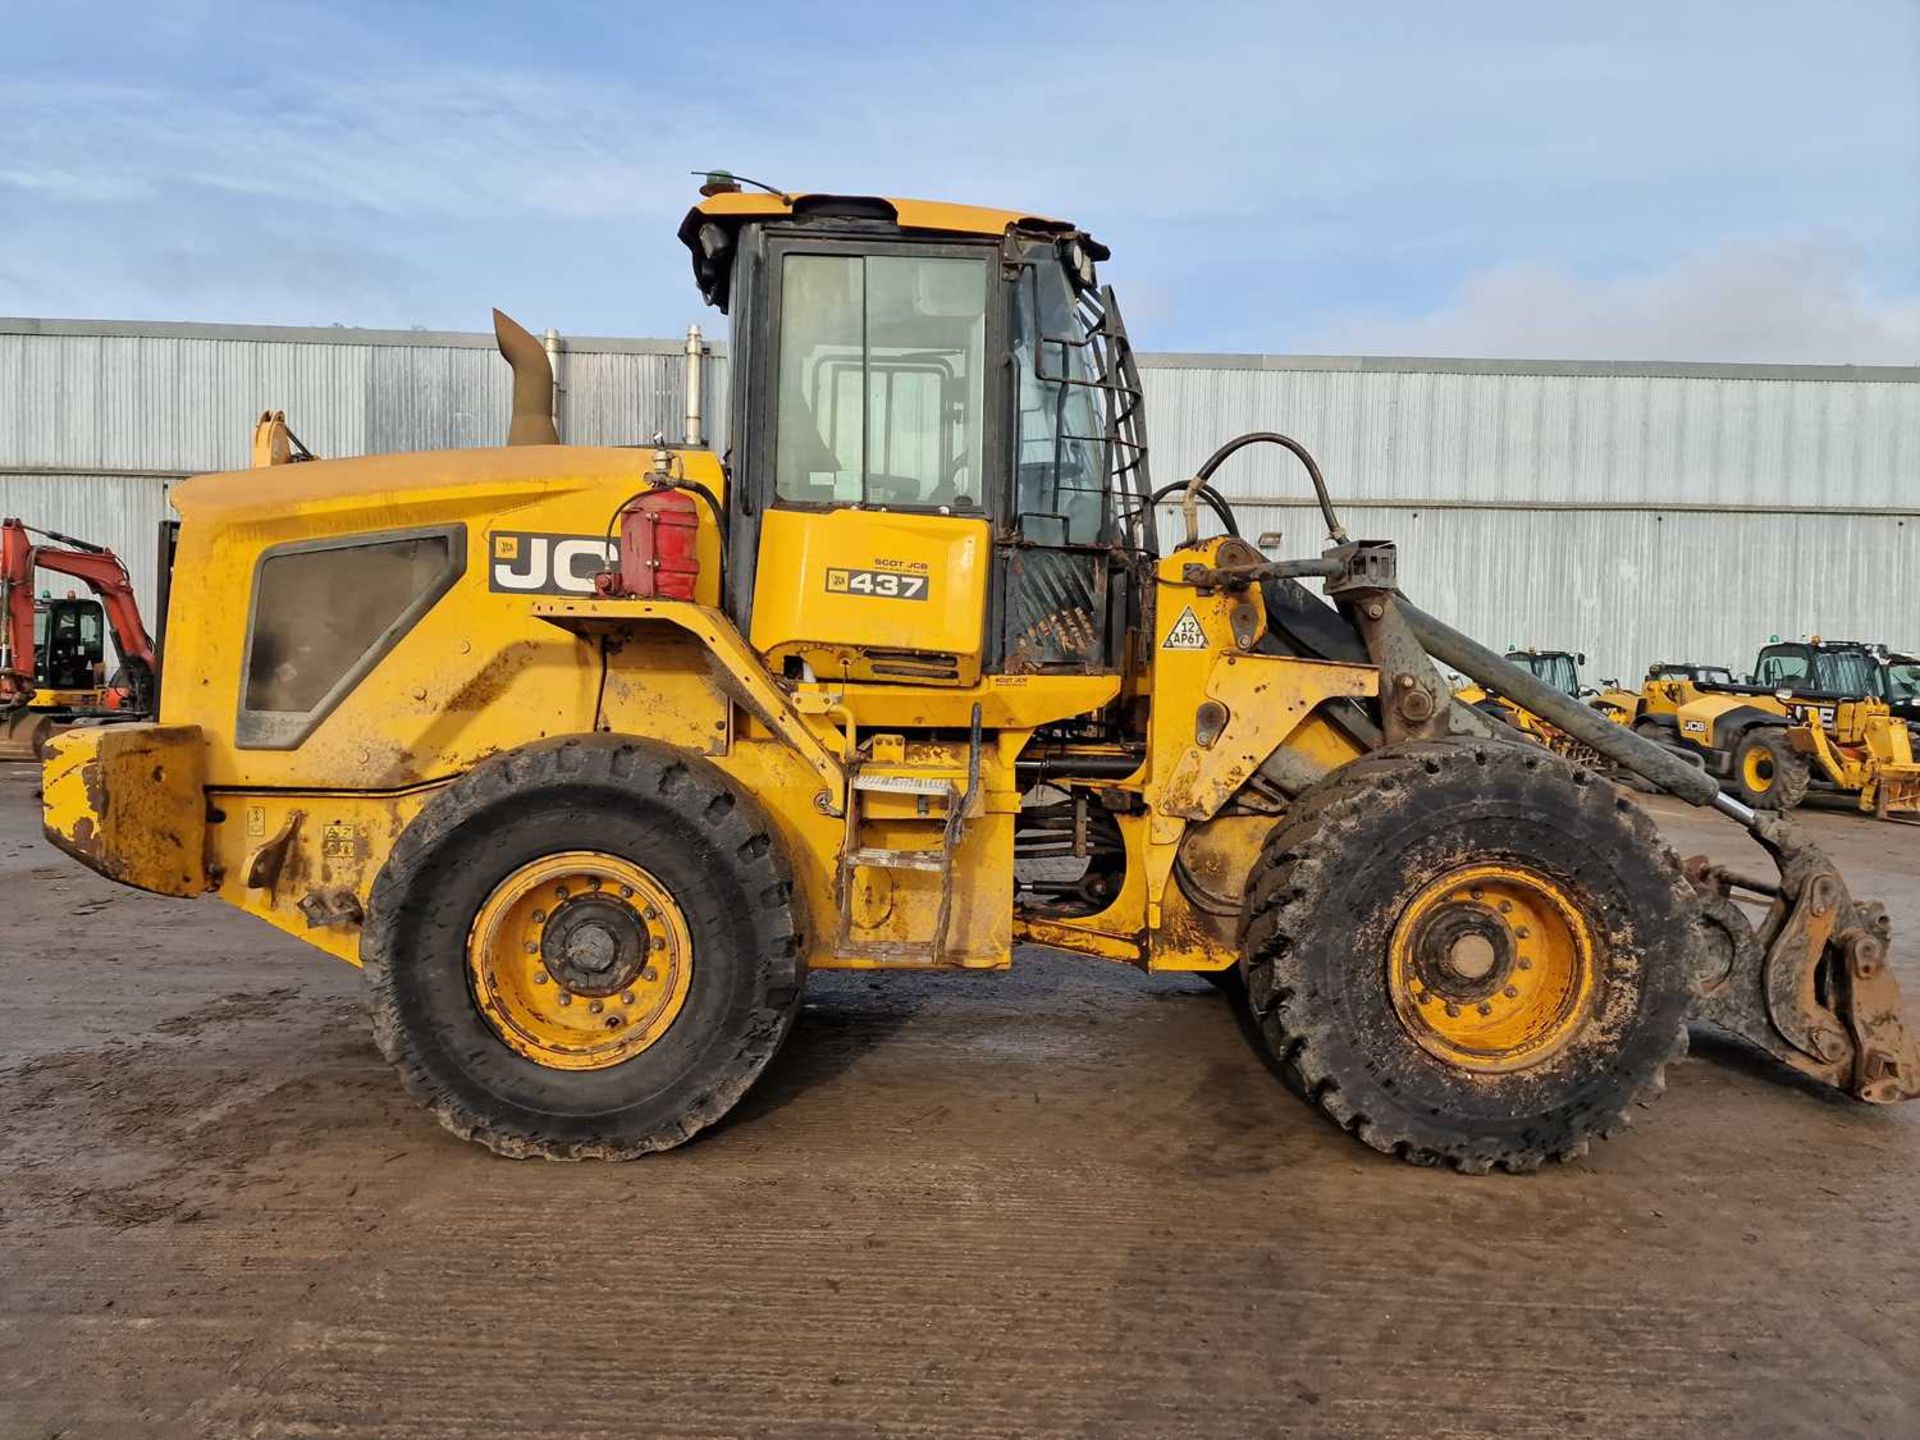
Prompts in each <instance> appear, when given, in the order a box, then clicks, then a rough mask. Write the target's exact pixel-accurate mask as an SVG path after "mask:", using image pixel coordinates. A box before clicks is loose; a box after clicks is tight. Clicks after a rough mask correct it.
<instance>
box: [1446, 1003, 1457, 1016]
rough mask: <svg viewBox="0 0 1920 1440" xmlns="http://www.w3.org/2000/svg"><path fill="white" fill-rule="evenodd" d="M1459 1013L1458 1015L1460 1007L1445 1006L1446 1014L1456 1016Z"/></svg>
mask: <svg viewBox="0 0 1920 1440" xmlns="http://www.w3.org/2000/svg"><path fill="white" fill-rule="evenodd" d="M1459 1013H1460V1007H1459V1006H1458V1005H1449V1006H1447V1014H1449V1015H1458V1014H1459Z"/></svg>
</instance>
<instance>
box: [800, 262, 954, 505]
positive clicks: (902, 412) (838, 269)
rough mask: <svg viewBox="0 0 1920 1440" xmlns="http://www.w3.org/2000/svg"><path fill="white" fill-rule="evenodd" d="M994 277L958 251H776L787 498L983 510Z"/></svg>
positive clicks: (844, 503)
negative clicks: (990, 283)
mask: <svg viewBox="0 0 1920 1440" xmlns="http://www.w3.org/2000/svg"><path fill="white" fill-rule="evenodd" d="M988 278H989V275H988V265H987V262H986V261H985V260H973V259H964V258H959V257H944V256H943V257H935V256H914V255H840V254H832V255H828V254H790V255H787V256H785V257H784V258H783V259H782V261H781V270H780V292H781V302H780V347H779V371H778V379H777V387H778V388H777V400H776V409H777V420H776V424H775V453H774V489H775V492H776V494H777V495H778V496H779V497H780V498H781V499H783V500H791V501H799V502H802V503H809V504H822V505H882V506H902V507H922V508H939V507H948V508H952V509H963V510H971V509H978V508H979V507H980V503H981V479H980V475H981V468H980V467H981V459H982V451H983V449H984V443H985V442H984V431H985V423H984V422H985V412H986V377H985V370H986V318H987V284H988Z"/></svg>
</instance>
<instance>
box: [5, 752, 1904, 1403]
mask: <svg viewBox="0 0 1920 1440" xmlns="http://www.w3.org/2000/svg"><path fill="white" fill-rule="evenodd" d="M1653 808H1654V809H1655V811H1656V812H1657V814H1658V815H1659V817H1660V819H1661V821H1662V823H1663V824H1664V825H1665V826H1666V828H1667V830H1668V833H1669V834H1670V836H1671V837H1672V838H1673V839H1674V841H1675V843H1676V844H1678V845H1679V846H1680V847H1681V848H1682V849H1683V850H1690V849H1698V848H1703V847H1705V848H1711V849H1713V850H1714V851H1715V852H1716V853H1720V854H1722V855H1723V858H1740V852H1742V851H1744V850H1746V849H1747V848H1748V847H1747V842H1746V841H1745V840H1744V839H1742V838H1741V837H1739V836H1738V835H1736V834H1733V833H1732V832H1731V831H1730V830H1729V829H1728V828H1727V827H1725V826H1723V825H1720V824H1718V823H1716V822H1714V821H1712V820H1711V819H1710V818H1707V817H1701V816H1699V815H1697V814H1694V813H1693V812H1687V811H1685V810H1684V807H1681V806H1678V805H1675V804H1670V803H1666V802H1657V803H1654V804H1653ZM1809 823H1811V824H1812V825H1813V826H1814V827H1815V828H1816V829H1817V830H1819V831H1820V832H1821V834H1822V835H1823V837H1824V838H1825V839H1826V840H1827V841H1828V843H1829V844H1830V845H1831V847H1832V849H1833V850H1834V852H1835V853H1836V855H1837V857H1838V858H1839V859H1840V860H1841V862H1842V868H1843V869H1844V870H1846V871H1847V873H1848V874H1849V876H1850V878H1851V880H1852V883H1853V885H1854V888H1855V891H1856V893H1860V894H1871V895H1877V896H1879V897H1881V898H1882V899H1884V900H1885V901H1887V903H1888V905H1889V907H1890V908H1891V910H1892V911H1893V913H1894V917H1895V927H1896V928H1895V937H1896V953H1897V954H1898V955H1899V961H1898V963H1899V964H1900V966H1901V967H1902V969H1903V971H1904V981H1905V984H1906V988H1907V993H1908V994H1909V995H1910V996H1920V889H1917V888H1916V877H1917V876H1920V829H1904V828H1899V827H1894V826H1887V825H1876V824H1874V823H1872V822H1870V821H1868V820H1865V819H1863V818H1860V817H1856V816H1852V815H1848V814H1820V815H1815V816H1812V817H1811V819H1810V822H1809ZM1710 837H1711V838H1710ZM0 895H3V896H4V905H0V917H3V921H4V929H0V961H3V962H4V971H3V972H0V973H3V976H4V985H5V989H6V993H7V1000H6V1003H5V1004H4V1006H0V1107H4V1108H3V1109H0V1435H5V1436H7V1437H13V1436H35V1437H40V1436H56V1435H66V1436H74V1437H86V1440H96V1437H112V1436H141V1437H148V1436H175V1435H179V1436H195V1437H211V1436H229V1435H248V1436H281V1435H338V1436H365V1437H370V1440H372V1437H379V1440H387V1437H440V1436H446V1437H455V1436H470V1435H480V1434H494V1433H499V1434H513V1435H529V1436H536V1435H537V1436H541V1437H560V1436H569V1437H571V1436H613V1435H622V1436H626V1435H650V1434H658V1435H670V1436H733V1435H753V1434H770V1433H781V1434H798V1435H829V1436H854V1435H870V1434H875V1435H921V1434H948V1433H973V1434H985V1435H1009V1436H1010V1435H1036V1436H1038V1435H1081V1436H1089V1437H1093V1436H1107V1435H1113V1434H1117V1433H1137V1434H1149V1435H1170V1436H1172V1435H1179V1436H1184V1435H1233V1436H1240V1435H1250V1434H1299V1435H1329V1436H1332V1435H1364V1436H1386V1437H1394V1436H1406V1437H1416V1436H1417V1437H1423V1440H1425V1437H1446V1436H1478V1435H1498V1436H1503V1437H1522V1436H1562V1435H1570V1434H1579V1435H1587V1434H1591V1435H1609V1436H1622V1435H1632V1436H1641V1435H1644V1436H1671V1435H1740V1436H1743V1437H1748V1436H1763V1435H1769V1436H1770V1435H1815V1434H1818V1435H1823V1436H1843V1435H1873V1436H1892V1435H1912V1434H1920V1220H1916V1215H1915V1208H1914V1202H1915V1199H1916V1197H1917V1196H1920V1107H1914V1108H1910V1109H1907V1110H1904V1111H1888V1110H1873V1109H1869V1108H1867V1107H1864V1106H1859V1105H1855V1104H1852V1103H1850V1102H1844V1101H1835V1100H1831V1099H1827V1098H1824V1097H1822V1096H1819V1095H1815V1094H1811V1093H1808V1092H1807V1091H1805V1090H1802V1089H1799V1088H1795V1087H1793V1086H1790V1085H1787V1084H1782V1083H1779V1082H1778V1081H1777V1079H1775V1078H1773V1077H1771V1076H1770V1075H1768V1074H1765V1073H1762V1072H1761V1071H1760V1070H1758V1069H1756V1068H1755V1067H1754V1066H1753V1065H1752V1064H1751V1063H1729V1061H1728V1060H1727V1058H1726V1057H1703V1056H1701V1055H1700V1053H1699V1051H1700V1047H1698V1046H1696V1055H1695V1058H1693V1059H1690V1060H1688V1061H1687V1062H1685V1063H1684V1064H1682V1065H1680V1066H1678V1067H1677V1068H1676V1069H1675V1070H1674V1071H1673V1072H1672V1073H1671V1077H1670V1078H1671V1085H1670V1088H1669V1091H1668V1094H1667V1096H1666V1098H1665V1099H1664V1100H1663V1101H1661V1103H1660V1104H1659V1105H1658V1106H1656V1107H1654V1108H1652V1109H1650V1110H1648V1111H1646V1112H1644V1114H1643V1115H1642V1117H1641V1119H1640V1121H1639V1123H1638V1124H1637V1125H1636V1126H1635V1128H1634V1130H1633V1131H1632V1132H1631V1133H1630V1134H1628V1135H1627V1136H1625V1137H1623V1138H1621V1139H1617V1140H1615V1141H1613V1142H1612V1143H1610V1144H1606V1145H1602V1146H1599V1147H1597V1148H1596V1150H1595V1152H1594V1153H1593V1155H1592V1156H1591V1157H1590V1158H1589V1159H1587V1160H1585V1161H1583V1162H1581V1163H1579V1164H1575V1165H1571V1166H1561V1167H1556V1168H1551V1169H1549V1170H1548V1171H1546V1172H1545V1173H1542V1174H1540V1175H1536V1176H1531V1177H1510V1176H1499V1175H1494V1176H1487V1177H1483V1178H1466V1177H1462V1176H1458V1175H1453V1174H1449V1173H1436V1172H1433V1171H1426V1170H1417V1169H1414V1168H1411V1167H1409V1166H1406V1165H1403V1164H1400V1163H1398V1162H1396V1161H1392V1160H1388V1159H1384V1158H1382V1157H1380V1156H1377V1155H1374V1154H1373V1153H1372V1152H1370V1151H1367V1150H1365V1149H1363V1148H1361V1147H1359V1146H1358V1145H1357V1144H1355V1143H1354V1142H1353V1141H1351V1140H1349V1139H1347V1138H1345V1137H1344V1136H1342V1135H1340V1134H1338V1133H1336V1132H1335V1131H1334V1130H1333V1129H1332V1127H1330V1126H1329V1125H1327V1124H1325V1123H1323V1122H1321V1121H1319V1120H1318V1119H1316V1118H1315V1117H1314V1116H1313V1115H1312V1114H1311V1113H1309V1111H1308V1110H1307V1109H1306V1108H1305V1107H1304V1106H1302V1105H1301V1104H1300V1103H1299V1102H1298V1101H1296V1100H1295V1099H1293V1098H1292V1097H1291V1096H1289V1095H1288V1094H1286V1093H1285V1092H1284V1091H1283V1090H1282V1089H1281V1088H1280V1087H1279V1085H1278V1083H1277V1081H1275V1080H1274V1079H1273V1077H1272V1076H1271V1074H1270V1073H1269V1072H1268V1070H1267V1069H1266V1068H1265V1067H1264V1066H1263V1065H1262V1064H1261V1062H1260V1061H1259V1060H1258V1059H1257V1058H1256V1056H1255V1055H1254V1053H1253V1052H1252V1050H1251V1049H1250V1048H1249V1046H1248V1044H1247V1042H1246V1040H1245V1038H1244V1037H1243V1035H1242V1033H1241V1031H1240V1029H1239V1028H1238V1025H1237V1023H1236V1019H1235V1016H1234V1013H1233V1011H1232V1009H1231V1007H1230V1006H1229V1005H1228V1004H1227V1003H1226V1002H1225V1001H1224V1000H1223V999H1221V998H1220V997H1219V996H1218V995H1217V994H1216V993H1215V992H1214V991H1213V990H1212V989H1211V988H1210V987H1208V986H1206V985H1205V984H1203V983H1200V982H1196V981H1191V980H1183V979H1173V978H1166V979H1154V978H1147V977H1143V976H1140V975H1137V974H1135V973H1133V972H1131V971H1128V970H1124V969H1120V968H1117V967H1115V968H1103V967H1101V966H1100V965H1098V964H1097V963H1095V962H1089V961H1079V960H1070V959H1064V958H1051V957H1046V956H1041V955H1034V956H1031V957H1026V958H1023V959H1022V961H1021V963H1019V964H1018V965H1017V966H1016V967H1015V969H1014V971H1013V972H1012V973H1011V974H1009V975H1004V976H970V975H953V976H936V977H925V978H905V977H894V978H883V979H872V980H869V979H864V978H860V977H849V976H836V975H828V976H823V977H816V978H815V980H814V981H813V982H812V983H811V985H810V989H809V992H808V1003H807V1008H806V1012H805V1014H804V1016H803V1018H802V1020H801V1022H800V1024H799V1026H798V1028H797V1030H796V1032H795V1035H794V1038H793V1040H792V1041H791V1043H790V1044H789V1046H788V1048H787V1049H786V1051H785V1052H784V1053H783V1054H782V1056H781V1057H780V1058H779V1059H778V1060H777V1061H776V1062H775V1064H774V1067H773V1069H772V1070H771V1071H770V1072H769V1074H768V1076H767V1078H766V1079H765V1080H764V1081H763V1082H762V1083H761V1085H760V1086H759V1088H758V1089H757V1090H756V1091H755V1092H754V1093H753V1094H752V1095H751V1096H750V1097H749V1098H748V1100H747V1101H746V1103H745V1104H744V1105H743V1106H742V1107H741V1109H740V1110H739V1111H737V1112H736V1113H735V1115H734V1116H733V1117H732V1118H731V1119H730V1120H729V1121H728V1122H727V1123H726V1124H724V1125H722V1126H720V1127H718V1128H717V1129H716V1130H715V1131H713V1132H710V1133H709V1135H708V1136H706V1137H705V1138H703V1139H702V1140H701V1141H699V1142H698V1143H696V1144H694V1145H692V1146H689V1147H687V1148H686V1149H683V1150H681V1151H678V1152H675V1153H673V1154H670V1155H665V1156H660V1157H655V1158H652V1159H649V1160H645V1161H640V1162H637V1163H633V1164H628V1165H606V1164H585V1165H571V1166H569V1165H552V1164H543V1163H538V1162H533V1163H516V1162H513V1161H507V1160H500V1159H496V1158H494V1157H492V1156H490V1155H488V1154H486V1153H485V1152H483V1151H481V1150H479V1149H476V1148H473V1147H470V1146H468V1145H465V1144H463V1143H461V1142H459V1141H457V1140H455V1139H453V1138H452V1137H451V1136H449V1135H447V1134H446V1133H444V1132H443V1131H441V1130H440V1128H439V1127H438V1126H437V1125H436V1124H435V1123H434V1122H433V1121H432V1120H431V1119H430V1118H429V1117H427V1116H426V1115H425V1114H424V1113H423V1112H420V1111H418V1110H416V1109H414V1108H413V1106H412V1105H411V1104H410V1103H409V1102H408V1101H406V1100H405V1099H404V1098H403V1097H402V1095H401V1093H400V1090H399V1086H398V1083H397V1081H396V1079H395V1077H394V1076H393V1075H392V1074H391V1073H390V1072H389V1070H388V1069H387V1067H386V1065H385V1064H384V1062H382V1061H381V1059H380V1058H379V1056H378V1055H377V1054H376V1052H375V1050H374V1048H373V1044H372V1041H371V1039H370V1037H369V1034H368V1030H367V1026H366V1023H365V1020H364V1019H363V1017H362V1013H361V1009H360V995H359V976H358V973H357V972H355V971H353V970H351V969H349V968H348V967H346V966H342V965H340V964H338V963H337V962H334V961H331V960H328V959H326V958H324V957H322V956H321V955H320V954H319V953H318V952H316V951H312V950H309V949H308V948H306V947H304V946H302V945H301V944H299V943H298V942H297V941H294V940H291V939H289V938H287V937H285V936H282V935H279V934H277V933H275V932H273V931H270V930H268V929H266V928H265V927H263V926H260V925H258V924H256V923H254V922H252V921H249V920H247V919H245V918H244V917H242V916H240V915H238V914H235V913H231V912H228V911H226V910H225V909H223V908H221V907H219V906H217V905H216V904H214V903H213V902H201V903H188V902H181V901H170V900H162V899H158V898H155V897H151V896H142V895H139V894H136V893H134V892H132V891H127V890H123V889H120V888H118V887H116V886H114V885H111V884H109V883H107V882H106V881H103V880H100V879H98V878H96V877H94V876H92V875H90V874H88V873H86V872H85V871H83V870H81V869H80V868H79V867H78V866H77V865H74V864H71V863H69V862H67V861H66V860H65V859H64V858H62V857H60V856H59V855H57V854H56V853H55V852H53V851H52V850H51V849H49V848H48V847H47V846H46V845H45V844H44V843H43V842H42V841H41V839H40V838H39V834H38V824H37V810H36V802H35V798H34V791H33V777H32V775H31V773H30V772H25V771H22V770H21V769H20V768H18V767H9V768H8V769H7V771H6V772H5V773H4V774H0ZM1903 935H1904V936H1905V937H1907V940H1906V949H1905V950H1904V952H1901V951H1900V938H1901V937H1902V936H1903Z"/></svg>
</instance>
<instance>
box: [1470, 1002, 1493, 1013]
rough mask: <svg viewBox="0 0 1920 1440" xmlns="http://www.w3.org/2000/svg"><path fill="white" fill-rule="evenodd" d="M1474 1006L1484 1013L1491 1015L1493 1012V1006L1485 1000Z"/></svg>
mask: <svg viewBox="0 0 1920 1440" xmlns="http://www.w3.org/2000/svg"><path fill="white" fill-rule="evenodd" d="M1473 1008H1474V1009H1476V1010H1478V1011H1479V1012H1480V1013H1481V1014H1482V1015H1491V1014H1492V1013H1493V1007H1492V1006H1491V1005H1489V1004H1487V1002H1486V1001H1484V1000H1482V1001H1481V1002H1480V1003H1479V1004H1478V1005H1476V1006H1474V1007H1473Z"/></svg>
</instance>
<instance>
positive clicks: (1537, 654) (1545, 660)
mask: <svg viewBox="0 0 1920 1440" xmlns="http://www.w3.org/2000/svg"><path fill="white" fill-rule="evenodd" d="M1507 663H1508V664H1510V665H1517V666H1519V667H1520V668H1521V669H1522V670H1525V671H1526V672H1527V673H1528V674H1530V675H1532V676H1533V677H1534V678H1535V679H1536V680H1544V681H1545V682H1546V683H1547V684H1549V685H1551V686H1552V687H1553V688H1554V689H1556V690H1558V691H1559V692H1560V693H1561V694H1562V695H1569V696H1572V697H1573V698H1574V699H1576V700H1577V699H1579V698H1580V697H1581V696H1582V695H1583V694H1585V693H1586V691H1585V689H1584V688H1583V687H1582V686H1581V684H1580V667H1581V666H1582V665H1584V664H1586V663H1587V657H1586V656H1585V655H1575V654H1572V653H1571V652H1569V651H1566V650H1509V651H1508V652H1507Z"/></svg>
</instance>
